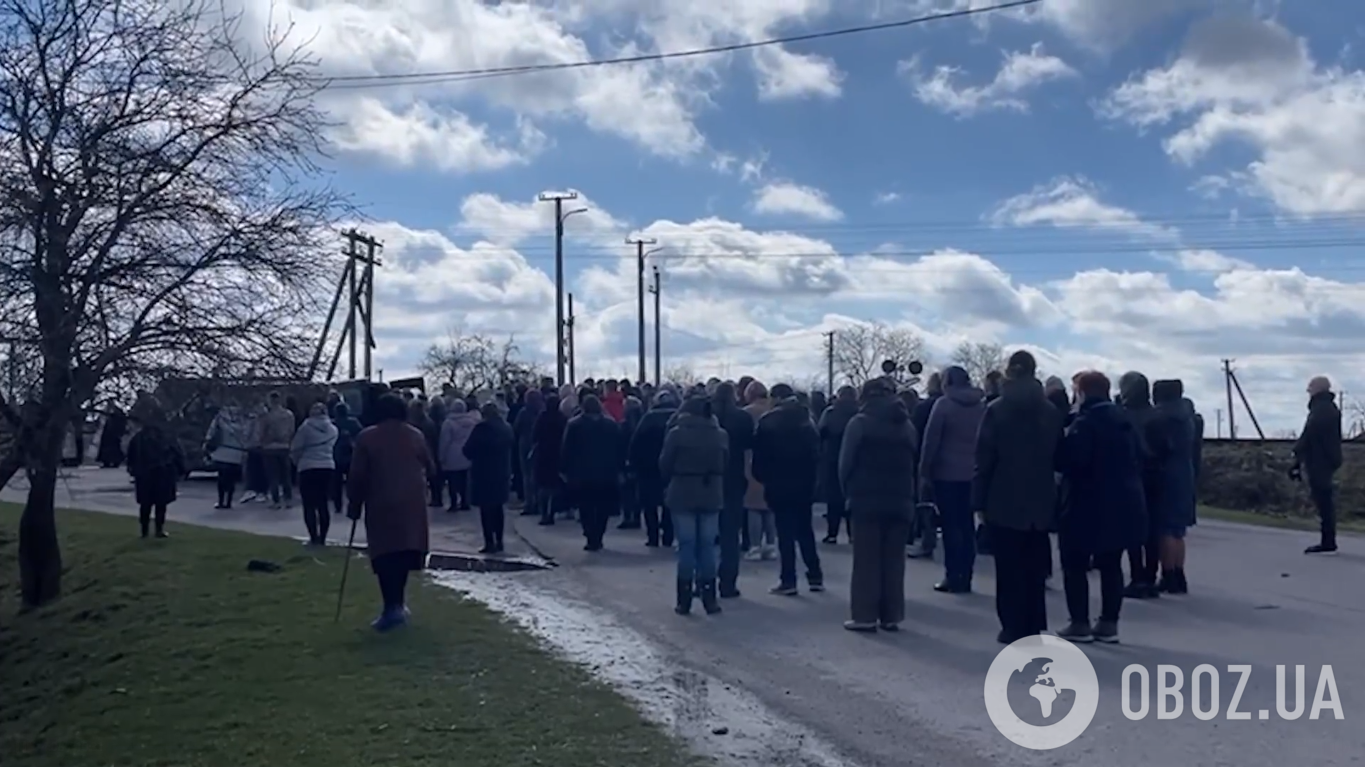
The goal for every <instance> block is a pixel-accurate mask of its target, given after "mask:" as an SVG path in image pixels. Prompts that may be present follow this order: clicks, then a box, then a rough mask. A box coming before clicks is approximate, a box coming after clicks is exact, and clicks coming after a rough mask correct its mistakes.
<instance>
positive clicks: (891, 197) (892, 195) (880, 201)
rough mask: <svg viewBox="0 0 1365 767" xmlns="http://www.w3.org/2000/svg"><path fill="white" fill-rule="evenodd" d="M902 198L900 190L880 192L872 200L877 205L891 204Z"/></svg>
mask: <svg viewBox="0 0 1365 767" xmlns="http://www.w3.org/2000/svg"><path fill="white" fill-rule="evenodd" d="M900 198H901V195H900V192H879V193H878V194H877V196H876V197H874V198H872V202H873V203H875V204H877V205H890V204H891V203H893V202H896V201H897V200H899V199H900Z"/></svg>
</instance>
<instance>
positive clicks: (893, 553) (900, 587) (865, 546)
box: [849, 509, 910, 623]
mask: <svg viewBox="0 0 1365 767" xmlns="http://www.w3.org/2000/svg"><path fill="white" fill-rule="evenodd" d="M852 519H853V523H854V525H855V526H856V529H857V531H858V533H857V535H855V536H853V577H852V578H851V579H850V595H849V597H850V599H849V602H850V603H851V605H852V608H853V620H855V621H857V622H859V623H900V622H901V621H903V620H905V543H906V541H908V540H909V539H910V520H909V519H906V518H904V517H896V516H880V515H878V516H872V515H860V514H858V512H857V510H856V509H855V510H854V511H853V514H852Z"/></svg>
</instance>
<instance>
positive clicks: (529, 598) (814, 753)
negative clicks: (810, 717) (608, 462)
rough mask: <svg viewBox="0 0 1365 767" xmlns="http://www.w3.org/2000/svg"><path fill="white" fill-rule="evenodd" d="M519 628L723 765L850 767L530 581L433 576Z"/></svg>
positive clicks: (609, 620) (635, 636) (640, 639)
mask: <svg viewBox="0 0 1365 767" xmlns="http://www.w3.org/2000/svg"><path fill="white" fill-rule="evenodd" d="M430 575H431V579H432V580H433V581H434V582H435V583H437V584H439V585H441V586H444V587H446V588H450V589H454V590H456V591H459V592H461V593H463V594H465V595H467V596H469V597H470V598H472V599H475V600H477V601H479V602H482V603H483V604H485V605H487V606H488V607H489V608H491V609H492V610H494V611H495V612H498V613H500V614H502V615H504V616H505V617H507V618H509V619H510V620H512V621H513V622H515V623H517V624H519V625H521V626H522V627H523V628H525V629H526V630H528V631H529V632H531V634H532V635H533V636H535V637H537V638H538V639H540V640H541V641H542V642H544V643H546V644H548V645H549V646H551V647H552V648H553V649H554V650H555V652H557V653H558V654H559V655H561V656H563V657H565V658H567V659H569V660H570V661H573V662H575V663H578V664H580V665H583V666H586V667H587V668H588V669H589V670H590V671H591V672H592V673H593V675H594V676H597V677H598V678H599V679H602V680H603V681H605V682H606V683H607V684H609V685H611V686H612V687H613V688H614V689H616V690H618V691H619V692H621V693H622V694H623V695H625V696H626V697H627V698H629V699H630V700H631V701H633V702H634V703H635V704H636V706H637V707H638V708H639V709H640V710H641V712H642V713H643V714H644V715H645V716H646V717H648V718H649V719H651V720H652V721H654V722H657V723H658V724H660V725H661V726H663V727H665V728H666V729H668V730H669V731H671V732H673V733H674V734H675V735H676V736H678V737H679V738H681V739H682V740H684V741H685V742H687V743H689V744H690V745H691V746H692V747H693V748H694V749H695V750H696V751H697V752H698V753H700V754H703V755H705V756H709V757H712V758H715V759H717V760H718V761H719V762H720V763H722V764H735V765H738V764H745V765H772V766H773V767H851V766H852V764H853V763H852V762H850V761H848V760H847V759H844V758H842V757H839V756H837V755H836V751H835V749H834V748H833V747H832V746H830V745H829V744H827V743H825V742H823V741H822V740H821V739H820V738H819V737H818V736H816V735H815V734H813V733H811V732H810V731H809V730H807V729H805V728H803V727H800V726H798V725H795V724H792V723H790V722H787V721H785V720H783V719H781V718H780V717H778V716H777V715H776V714H774V713H773V712H772V711H771V710H769V709H768V708H767V707H766V706H764V705H763V704H762V703H761V702H760V701H759V700H758V699H756V698H755V697H753V696H752V695H750V694H748V693H747V692H744V691H742V690H740V689H738V688H735V687H732V686H730V685H727V684H725V683H724V682H721V681H719V680H717V679H715V678H713V677H710V676H707V675H705V674H700V673H697V672H695V671H691V670H689V669H686V668H683V667H681V666H679V665H677V664H676V663H674V662H672V661H671V660H670V659H669V658H668V657H667V656H666V655H664V654H663V653H661V652H660V651H659V650H658V649H657V648H656V647H655V646H654V645H653V644H652V643H651V642H650V641H649V640H648V639H646V638H645V637H644V636H642V635H641V634H640V633H639V632H637V631H635V630H633V629H631V628H629V627H627V626H625V625H623V624H622V623H621V622H620V621H617V620H615V619H614V618H613V617H612V616H610V615H609V614H607V613H606V612H604V611H602V610H600V609H597V608H594V607H592V606H591V605H588V604H586V603H583V602H578V601H573V600H569V599H566V598H565V597H564V596H562V595H560V594H557V593H550V592H548V591H545V590H542V589H540V588H537V587H536V585H535V584H534V583H533V582H532V581H531V580H530V579H527V578H524V577H521V578H518V577H512V576H507V575H494V574H483V573H466V572H438V573H431V574H430Z"/></svg>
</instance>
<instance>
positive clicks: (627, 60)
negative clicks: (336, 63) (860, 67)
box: [317, 0, 1042, 88]
mask: <svg viewBox="0 0 1365 767" xmlns="http://www.w3.org/2000/svg"><path fill="white" fill-rule="evenodd" d="M1041 2H1042V0H1013V2H1004V3H998V4H996V5H989V6H981V7H976V8H962V9H958V10H953V11H941V12H939V13H934V14H929V15H925V16H916V17H914V18H910V19H900V20H898V21H887V22H879V23H876V24H862V25H859V26H853V27H844V28H842V29H830V30H825V31H822V32H808V33H805V34H800V35H786V36H783V37H772V38H767V39H764V40H752V41H749V42H743V43H731V44H728V45H716V46H711V47H709V48H692V49H687V50H681V51H665V52H660V53H645V54H638V55H635V56H617V57H614V58H607V59H589V60H586V61H566V62H558V63H554V64H526V65H521V66H513V67H488V68H483V69H452V70H445V71H434V72H409V73H404V74H399V73H391V74H376V75H344V76H338V77H328V78H317V79H319V80H323V81H325V82H326V84H327V85H326V87H329V88H351V87H375V86H377V85H390V86H392V85H432V84H437V83H443V82H463V81H467V80H483V79H488V78H494V77H508V76H514V75H525V74H534V73H538V72H554V71H563V70H572V69H585V68H588V67H600V66H609V65H617V64H642V63H646V62H654V61H669V60H673V59H683V58H692V57H697V56H712V55H715V54H720V53H734V52H736V51H745V50H751V49H754V48H763V47H767V46H772V45H788V44H791V43H803V42H809V41H812V40H824V39H829V38H834V37H846V36H849V35H859V34H865V33H868V32H881V31H886V30H891V29H901V28H905V27H911V26H915V25H917V24H927V23H929V22H934V21H948V20H950V19H961V18H967V17H970V16H980V15H985V14H989V13H996V12H999V11H1008V10H1013V9H1018V8H1025V7H1027V6H1030V5H1037V4H1039V3H1041Z"/></svg>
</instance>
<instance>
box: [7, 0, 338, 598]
mask: <svg viewBox="0 0 1365 767" xmlns="http://www.w3.org/2000/svg"><path fill="white" fill-rule="evenodd" d="M316 71H317V70H316V65H315V62H314V60H313V59H312V58H311V57H309V56H308V55H307V54H306V53H305V52H304V51H303V50H302V49H301V48H298V47H296V46H291V45H290V44H289V43H288V30H287V29H286V30H270V34H268V35H267V36H266V38H265V39H264V40H262V41H261V42H260V43H257V44H255V45H248V44H245V43H244V42H243V39H242V29H241V27H240V16H238V15H234V14H232V13H229V12H226V11H225V10H224V8H223V7H222V6H221V5H220V4H219V3H216V2H212V1H211V0H44V1H43V2H35V1H34V0H0V210H3V211H4V212H3V213H0V309H3V314H2V315H0V338H2V339H6V340H12V341H15V342H17V343H20V344H21V345H23V346H24V347H25V348H29V349H32V350H33V352H34V359H35V364H36V366H37V368H38V370H37V376H36V378H37V382H36V385H35V386H34V387H33V389H32V391H30V392H29V400H28V402H29V404H31V405H32V406H33V407H31V408H29V407H26V408H25V409H24V425H25V427H26V428H28V429H29V430H30V431H31V432H32V434H33V439H31V440H26V439H19V440H18V441H17V446H18V449H19V450H20V451H21V452H23V453H24V455H23V456H21V458H22V460H23V463H24V465H25V467H26V468H27V470H28V472H29V475H30V480H31V483H32V484H31V488H32V490H31V492H30V496H29V505H28V507H27V508H26V510H25V523H24V524H22V525H21V549H25V548H26V547H25V546H24V541H25V538H24V536H25V535H27V536H28V543H29V545H28V546H27V548H26V551H27V552H28V553H27V554H23V553H21V557H20V559H21V566H23V567H24V568H28V570H26V571H25V577H24V578H23V579H21V581H22V583H23V587H24V592H25V593H24V599H25V601H26V602H28V603H30V604H35V603H38V602H41V601H45V599H47V598H51V596H55V593H56V592H55V585H56V578H57V577H58V576H59V575H60V568H59V567H58V568H55V570H56V575H52V576H50V577H49V576H42V577H37V576H35V575H34V573H33V572H30V571H29V570H32V569H35V568H40V569H41V570H42V571H43V572H52V571H53V570H54V568H53V567H52V561H53V560H55V559H56V558H57V556H58V555H57V553H56V533H55V523H54V522H53V521H52V512H51V496H52V492H51V487H50V486H49V485H51V484H53V483H55V481H56V479H55V477H56V465H57V462H58V460H59V459H60V451H61V438H62V437H63V436H64V435H65V430H66V424H69V423H70V422H71V420H72V418H73V417H74V416H75V415H76V413H77V412H78V411H79V409H80V408H81V407H83V406H84V405H85V404H86V403H89V402H90V401H91V400H92V399H93V398H95V397H96V396H97V393H98V392H99V391H100V389H101V388H102V387H109V386H111V385H112V386H117V387H125V386H127V385H128V383H129V382H131V381H138V380H142V379H151V378H154V377H156V376H157V375H159V374H161V373H162V372H164V371H166V370H170V369H173V370H175V371H176V372H178V373H181V374H186V373H194V372H200V373H203V374H223V373H226V372H237V373H239V374H240V373H245V372H246V371H248V370H252V369H262V368H266V369H270V370H278V369H289V370H293V369H296V368H297V365H298V363H299V361H300V358H301V357H302V356H305V355H306V350H307V349H308V348H309V344H308V343H307V342H306V339H308V338H309V336H313V337H315V336H316V327H317V323H316V321H315V320H316V318H317V314H318V313H317V311H316V309H317V308H318V303H317V297H318V296H320V295H324V294H325V293H326V291H325V290H320V289H319V288H320V286H321V285H322V280H323V279H325V277H326V275H327V273H328V271H329V269H328V267H329V264H328V259H327V258H326V254H329V253H330V252H331V251H332V250H333V248H331V247H328V245H329V244H330V242H329V241H330V240H331V239H332V237H333V236H334V235H333V234H332V232H331V225H332V224H333V223H334V222H335V221H336V220H337V219H338V217H339V216H340V215H342V214H343V213H344V212H345V205H344V200H343V199H342V198H341V196H339V195H338V194H337V193H336V192H334V191H333V190H332V189H331V188H329V187H328V186H327V185H326V184H325V183H321V182H319V181H318V176H319V170H320V169H319V167H318V166H317V165H316V164H315V163H316V162H317V160H318V158H320V157H323V156H324V152H323V146H322V145H321V144H320V143H319V142H320V141H321V140H322V139H321V137H322V136H324V135H326V127H327V123H326V121H325V119H324V117H323V113H322V112H321V111H320V110H319V109H318V107H317V106H316V105H315V101H314V97H315V96H316V95H317V93H318V91H319V89H320V88H321V87H322V86H323V85H324V84H325V81H323V80H320V79H319V78H318V77H317V74H316ZM148 388H150V387H148ZM39 539H42V540H39ZM35 552H36V553H35ZM39 560H42V561H39Z"/></svg>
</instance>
